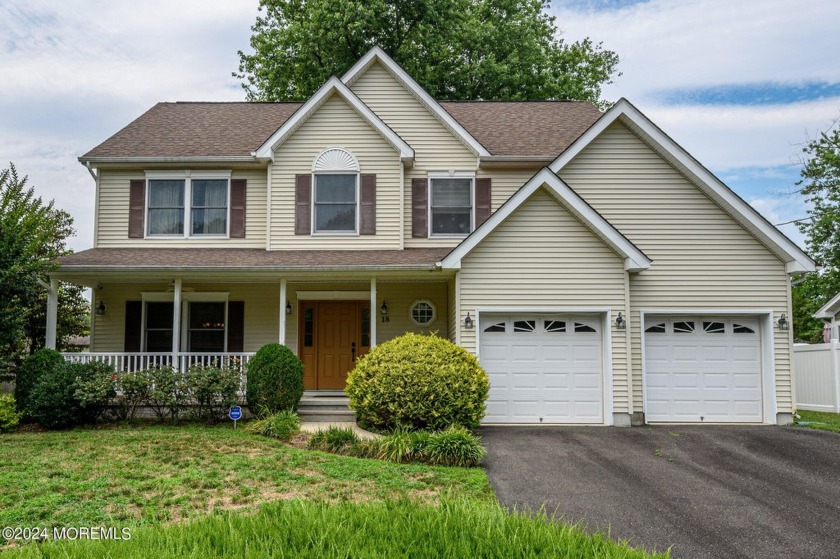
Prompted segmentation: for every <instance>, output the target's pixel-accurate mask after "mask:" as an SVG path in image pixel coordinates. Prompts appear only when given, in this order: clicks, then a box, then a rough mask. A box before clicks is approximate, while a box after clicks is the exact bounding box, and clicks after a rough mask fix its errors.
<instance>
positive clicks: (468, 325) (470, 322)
mask: <svg viewBox="0 0 840 559" xmlns="http://www.w3.org/2000/svg"><path fill="white" fill-rule="evenodd" d="M473 326H475V323H474V322H473V319H472V318H471V317H470V313H469V311H467V318H465V319H464V328H466V329H467V330H472V329H473Z"/></svg>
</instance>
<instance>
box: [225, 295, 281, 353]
mask: <svg viewBox="0 0 840 559" xmlns="http://www.w3.org/2000/svg"><path fill="white" fill-rule="evenodd" d="M283 312H285V311H283ZM227 313H228V316H227V350H228V351H233V352H237V351H245V349H244V347H245V302H244V301H228V310H227Z"/></svg>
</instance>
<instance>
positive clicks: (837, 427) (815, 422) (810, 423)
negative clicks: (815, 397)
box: [796, 410, 840, 433]
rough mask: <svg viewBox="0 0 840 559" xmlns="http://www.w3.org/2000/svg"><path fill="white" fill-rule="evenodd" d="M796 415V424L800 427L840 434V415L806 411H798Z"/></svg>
mask: <svg viewBox="0 0 840 559" xmlns="http://www.w3.org/2000/svg"><path fill="white" fill-rule="evenodd" d="M796 413H797V414H799V419H798V420H797V421H796V424H797V425H798V426H800V427H807V428H809V429H819V430H820V431H831V432H832V433H840V414H837V413H828V412H822V411H806V410H799V411H797V412H796Z"/></svg>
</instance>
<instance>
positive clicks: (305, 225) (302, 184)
mask: <svg viewBox="0 0 840 559" xmlns="http://www.w3.org/2000/svg"><path fill="white" fill-rule="evenodd" d="M311 233H312V175H310V174H306V175H295V235H309V234H311Z"/></svg>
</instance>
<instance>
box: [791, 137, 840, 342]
mask: <svg viewBox="0 0 840 559" xmlns="http://www.w3.org/2000/svg"><path fill="white" fill-rule="evenodd" d="M802 151H803V154H804V157H803V163H804V166H803V169H802V172H801V177H802V179H801V180H800V181H799V182H798V183H797V186H799V187H800V188H801V190H800V192H802V194H803V195H804V196H805V200H806V201H807V202H808V203H809V205H810V209H809V210H808V217H809V219H806V220H802V221H801V222H800V223H799V230H800V231H801V232H802V233H803V234H805V235H806V239H807V240H806V242H807V248H808V251H809V252H810V254H811V256H812V257H814V259H815V260H816V261H817V262H818V263H819V264H820V265H821V266H822V270H821V272H819V273H816V274H811V275H810V276H809V277H808V278H806V279H805V280H804V281H803V282H802V283H800V284H798V285H796V286H795V287H794V288H793V303H794V313H793V314H794V335H795V336H796V338H797V339H801V340H803V341H810V342H818V341H821V340H822V334H821V332H822V323H821V322H820V321H819V320H816V319H814V318H813V317H812V315H813V313H814V312H815V311H816V310H817V309H819V307H821V306H822V305H824V304H825V303H826V302H827V301H828V300H829V299H831V298H832V297H834V295H836V294H837V293H838V291H839V290H840V124H838V122H835V123H834V125H833V126H831V127H829V129H828V130H827V131H824V132H821V133H820V134H819V135H818V136H817V137H816V138H814V139H812V140H811V141H809V142H808V143H807V144H806V145H805V146H804V147H803V148H802Z"/></svg>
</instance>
